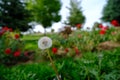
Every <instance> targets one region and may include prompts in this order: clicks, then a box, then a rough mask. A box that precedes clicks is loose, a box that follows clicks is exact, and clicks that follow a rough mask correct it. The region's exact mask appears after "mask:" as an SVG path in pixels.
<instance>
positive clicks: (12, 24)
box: [0, 0, 30, 31]
mask: <svg viewBox="0 0 120 80" xmlns="http://www.w3.org/2000/svg"><path fill="white" fill-rule="evenodd" d="M0 12H1V14H0V24H4V25H5V26H8V27H9V28H12V29H13V30H16V29H18V30H20V31H27V30H28V28H30V26H28V23H29V22H30V12H29V11H28V10H27V9H26V3H25V2H23V1H22V0H0Z"/></svg>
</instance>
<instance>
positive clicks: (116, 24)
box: [111, 20, 120, 26]
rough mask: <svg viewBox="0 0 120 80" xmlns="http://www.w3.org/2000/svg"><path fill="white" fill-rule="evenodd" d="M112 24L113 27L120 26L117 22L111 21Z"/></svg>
mask: <svg viewBox="0 0 120 80" xmlns="http://www.w3.org/2000/svg"><path fill="white" fill-rule="evenodd" d="M111 24H112V25H113V26H120V24H119V22H118V21H117V20H112V21H111Z"/></svg>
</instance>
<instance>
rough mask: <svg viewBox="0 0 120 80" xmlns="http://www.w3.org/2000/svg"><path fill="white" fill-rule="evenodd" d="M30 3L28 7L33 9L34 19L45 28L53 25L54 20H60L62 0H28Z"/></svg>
mask: <svg viewBox="0 0 120 80" xmlns="http://www.w3.org/2000/svg"><path fill="white" fill-rule="evenodd" d="M28 3H29V5H28V9H30V10H31V11H32V15H33V18H34V20H35V21H36V22H38V23H40V24H41V25H42V26H43V27H44V28H47V27H51V25H52V23H53V22H58V21H60V19H61V16H60V14H59V11H60V9H61V2H60V0H28Z"/></svg>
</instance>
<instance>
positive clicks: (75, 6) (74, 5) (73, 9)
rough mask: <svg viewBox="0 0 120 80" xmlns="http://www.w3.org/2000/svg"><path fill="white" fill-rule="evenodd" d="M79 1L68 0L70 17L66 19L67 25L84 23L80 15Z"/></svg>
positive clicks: (81, 14) (83, 18)
mask: <svg viewBox="0 0 120 80" xmlns="http://www.w3.org/2000/svg"><path fill="white" fill-rule="evenodd" d="M80 3H81V2H79V1H77V0H70V8H68V9H69V10H70V16H69V17H68V24H70V25H72V26H75V25H76V24H83V23H84V22H85V16H84V15H83V13H82V7H81V6H80Z"/></svg>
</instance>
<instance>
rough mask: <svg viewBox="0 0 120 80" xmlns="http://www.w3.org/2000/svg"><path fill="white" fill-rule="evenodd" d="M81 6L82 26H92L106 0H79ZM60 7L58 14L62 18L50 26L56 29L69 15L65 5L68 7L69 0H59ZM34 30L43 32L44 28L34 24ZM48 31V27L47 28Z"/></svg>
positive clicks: (97, 19) (99, 15) (99, 16)
mask: <svg viewBox="0 0 120 80" xmlns="http://www.w3.org/2000/svg"><path fill="white" fill-rule="evenodd" d="M81 1H82V2H81V7H82V10H83V15H84V16H85V17H86V22H85V26H84V27H92V25H93V24H94V22H96V21H98V22H100V18H101V16H102V9H103V7H104V6H105V4H106V0H81ZM61 2H62V8H61V10H60V14H61V16H62V19H61V21H60V22H58V23H54V24H53V25H52V27H51V28H53V29H55V31H58V29H59V28H61V27H63V26H64V25H63V24H62V22H64V21H65V20H66V18H67V16H69V10H68V9H67V8H66V7H69V3H70V0H61ZM34 31H40V32H44V29H43V28H42V27H41V26H36V28H35V29H34ZM47 31H50V29H47Z"/></svg>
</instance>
